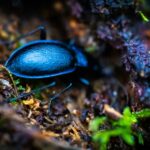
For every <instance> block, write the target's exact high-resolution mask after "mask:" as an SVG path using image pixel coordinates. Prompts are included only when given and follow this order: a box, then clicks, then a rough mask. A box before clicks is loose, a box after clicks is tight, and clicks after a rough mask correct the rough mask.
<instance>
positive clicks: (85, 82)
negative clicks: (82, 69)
mask: <svg viewBox="0 0 150 150" xmlns="http://www.w3.org/2000/svg"><path fill="white" fill-rule="evenodd" d="M79 80H80V82H81V83H82V84H84V85H85V86H89V85H90V81H89V80H87V79H86V78H79Z"/></svg>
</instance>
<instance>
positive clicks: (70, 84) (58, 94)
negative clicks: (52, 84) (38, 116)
mask: <svg viewBox="0 0 150 150" xmlns="http://www.w3.org/2000/svg"><path fill="white" fill-rule="evenodd" d="M71 86H72V83H69V85H68V86H67V87H65V88H64V89H63V90H62V91H60V92H59V93H57V94H56V95H54V96H53V97H52V98H50V101H49V104H48V114H50V111H51V110H50V107H51V103H52V101H53V100H54V99H56V98H58V97H59V96H60V95H61V94H62V93H64V92H65V91H67V90H68V89H69V88H70V87H71Z"/></svg>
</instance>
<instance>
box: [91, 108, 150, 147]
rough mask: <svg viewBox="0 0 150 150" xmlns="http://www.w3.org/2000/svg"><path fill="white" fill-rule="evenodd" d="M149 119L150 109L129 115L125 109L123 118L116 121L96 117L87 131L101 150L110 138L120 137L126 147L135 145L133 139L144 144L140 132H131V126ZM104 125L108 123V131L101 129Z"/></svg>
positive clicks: (127, 109) (128, 110)
mask: <svg viewBox="0 0 150 150" xmlns="http://www.w3.org/2000/svg"><path fill="white" fill-rule="evenodd" d="M145 117H150V109H143V110H141V111H139V112H133V113H131V111H130V109H129V108H128V107H127V108H125V109H124V111H123V116H122V117H121V118H120V119H118V120H110V119H108V118H107V117H97V118H95V119H94V120H93V121H91V123H90V126H89V129H90V130H91V131H92V133H93V135H92V138H93V141H95V142H98V143H99V144H100V149H101V150H106V149H107V145H108V143H109V141H110V139H111V138H112V137H120V138H122V140H123V141H124V142H125V143H127V144H128V145H131V146H133V145H134V144H135V137H137V138H138V142H139V144H144V141H143V137H142V133H141V132H140V130H138V131H137V130H136V131H135V130H133V126H134V125H135V124H137V123H138V119H140V118H145ZM105 123H110V126H111V127H110V128H109V129H103V130H100V128H102V125H103V126H104V124H105Z"/></svg>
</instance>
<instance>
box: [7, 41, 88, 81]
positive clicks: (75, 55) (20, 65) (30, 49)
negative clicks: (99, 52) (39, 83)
mask: <svg viewBox="0 0 150 150" xmlns="http://www.w3.org/2000/svg"><path fill="white" fill-rule="evenodd" d="M87 65H88V63H87V59H86V57H85V56H84V54H83V53H82V52H81V51H80V50H78V49H77V48H75V47H69V46H67V45H66V44H64V43H62V42H60V41H55V40H36V41H33V42H30V43H27V44H25V45H24V46H21V47H19V48H18V49H16V50H15V51H14V52H13V53H12V54H11V56H10V57H9V59H8V60H7V62H6V63H5V66H6V68H7V69H8V70H9V71H10V72H11V73H12V74H14V75H16V76H18V77H22V78H28V79H41V78H49V77H54V76H59V75H63V74H68V73H71V72H74V71H75V70H76V68H77V66H80V67H87Z"/></svg>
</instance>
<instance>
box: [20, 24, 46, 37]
mask: <svg viewBox="0 0 150 150" xmlns="http://www.w3.org/2000/svg"><path fill="white" fill-rule="evenodd" d="M38 31H40V39H41V40H46V29H45V27H44V26H38V27H37V28H36V29H34V30H32V31H31V32H28V33H26V34H24V35H22V36H21V37H19V40H20V39H22V38H25V37H27V36H31V35H33V34H35V33H36V32H38Z"/></svg>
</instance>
